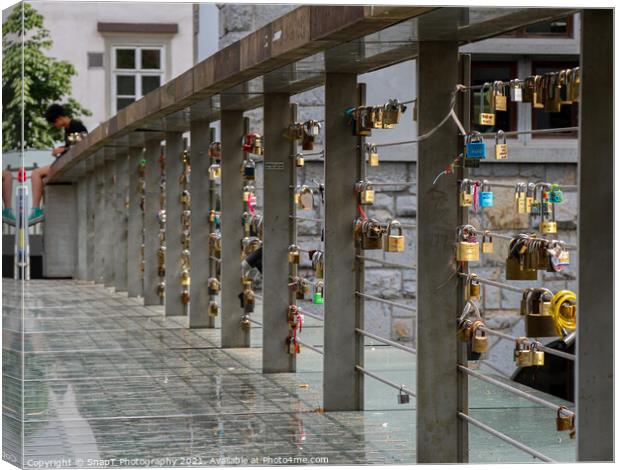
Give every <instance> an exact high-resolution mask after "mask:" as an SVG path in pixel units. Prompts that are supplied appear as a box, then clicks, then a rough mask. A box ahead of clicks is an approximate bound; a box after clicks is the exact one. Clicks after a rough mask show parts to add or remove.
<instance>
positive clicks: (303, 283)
mask: <svg viewBox="0 0 620 470" xmlns="http://www.w3.org/2000/svg"><path fill="white" fill-rule="evenodd" d="M290 253H292V252H291V251H289V254H290ZM289 259H290V257H289ZM288 287H289V289H290V290H291V292H293V293H294V294H295V299H296V300H305V299H311V300H312V303H313V304H315V305H322V304H324V303H325V297H324V294H323V292H324V289H325V288H324V285H323V281H322V280H321V279H319V278H317V280H316V281H315V282H312V281H310V280H308V279H305V278H303V277H299V276H294V277H292V278H291V279H290V282H289V284H288Z"/></svg>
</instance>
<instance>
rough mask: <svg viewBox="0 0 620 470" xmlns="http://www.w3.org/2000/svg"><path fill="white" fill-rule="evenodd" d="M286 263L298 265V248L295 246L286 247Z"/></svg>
mask: <svg viewBox="0 0 620 470" xmlns="http://www.w3.org/2000/svg"><path fill="white" fill-rule="evenodd" d="M288 262H289V263H290V264H299V248H298V247H297V245H291V246H289V247H288Z"/></svg>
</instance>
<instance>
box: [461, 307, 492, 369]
mask: <svg viewBox="0 0 620 470" xmlns="http://www.w3.org/2000/svg"><path fill="white" fill-rule="evenodd" d="M484 326H485V325H484V322H483V320H482V317H481V315H480V311H479V310H478V306H477V305H476V304H475V303H474V302H472V301H471V300H468V301H467V302H465V307H464V309H463V313H462V314H461V316H460V317H459V318H458V320H457V337H458V339H459V341H461V342H463V343H467V345H468V346H467V359H468V360H470V361H477V360H479V359H480V357H481V355H482V354H483V353H485V352H487V350H488V349H489V338H488V337H487V335H486V333H485V331H484Z"/></svg>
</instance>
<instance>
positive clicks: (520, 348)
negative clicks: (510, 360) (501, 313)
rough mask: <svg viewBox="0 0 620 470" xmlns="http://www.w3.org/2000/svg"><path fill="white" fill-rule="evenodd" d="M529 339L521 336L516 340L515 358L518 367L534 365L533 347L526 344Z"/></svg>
mask: <svg viewBox="0 0 620 470" xmlns="http://www.w3.org/2000/svg"><path fill="white" fill-rule="evenodd" d="M527 341H528V339H527V338H526V337H524V336H520V337H518V338H517V339H516V341H515V343H516V344H515V351H514V360H515V363H516V365H517V367H530V366H531V365H532V355H531V352H532V351H531V349H530V347H529V346H528V345H527V344H526V343H527Z"/></svg>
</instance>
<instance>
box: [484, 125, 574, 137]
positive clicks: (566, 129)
mask: <svg viewBox="0 0 620 470" xmlns="http://www.w3.org/2000/svg"><path fill="white" fill-rule="evenodd" d="M578 130H579V127H556V128H554V129H530V130H524V131H506V132H504V135H505V136H506V137H508V136H511V135H521V134H555V133H558V132H577V131H578ZM480 135H482V137H495V136H496V135H497V132H483V133H481V134H480Z"/></svg>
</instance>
